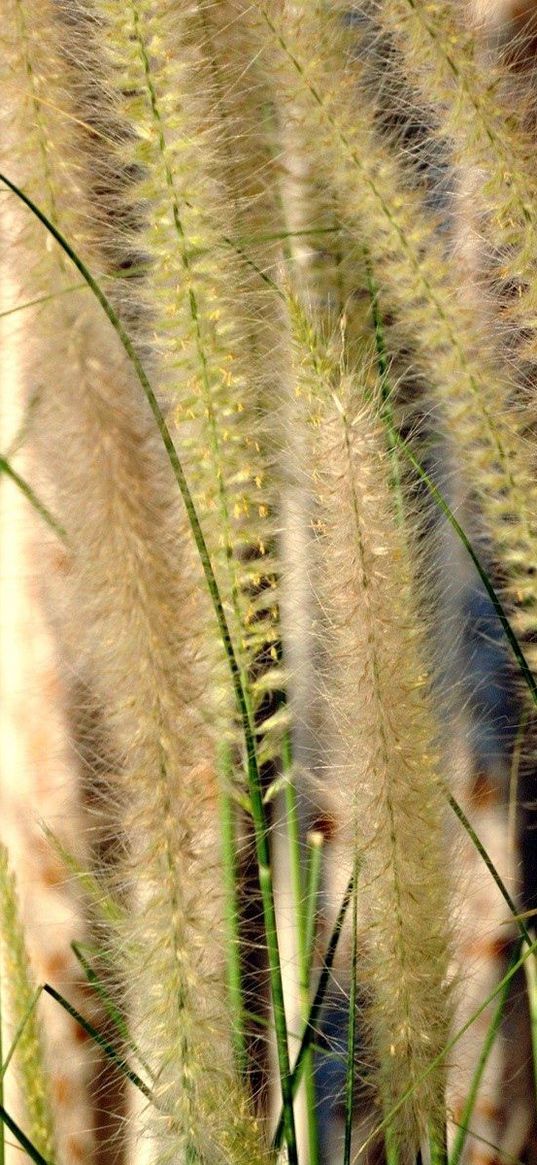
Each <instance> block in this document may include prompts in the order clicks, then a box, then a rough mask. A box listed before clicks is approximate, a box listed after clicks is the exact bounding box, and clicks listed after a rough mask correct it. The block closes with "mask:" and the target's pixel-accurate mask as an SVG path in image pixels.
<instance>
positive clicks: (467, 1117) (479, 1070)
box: [449, 943, 534, 1165]
mask: <svg viewBox="0 0 537 1165" xmlns="http://www.w3.org/2000/svg"><path fill="white" fill-rule="evenodd" d="M519 955H520V943H517V945H516V948H515V951H514V954H513V956H512V959H511V963H512V964H513V965H514V963H516V961H517V960H518V958H519ZM533 965H534V960H533V959H528V961H527V962H526V963H525V964H524V967H525V968H526V973H528V972H529V970H530V968H533ZM511 983H512V980H511V979H508V980H507V982H505V983H504V986H503V989H502V991H501V992H500V997H499V999H498V1003H497V1005H496V1007H495V1009H494V1014H493V1016H492V1019H491V1021H490V1024H489V1027H488V1031H487V1034H486V1036H485V1039H484V1041H483V1046H482V1048H481V1052H480V1054H479V1059H478V1061H477V1064H476V1066H475V1069H474V1073H473V1076H472V1079H471V1081H470V1087H469V1089H468V1093H467V1096H466V1100H465V1103H464V1108H463V1111H462V1114H461V1119H460V1121H459V1124H458V1128H457V1135H456V1137H455V1140H454V1142H453V1145H452V1148H451V1153H450V1156H449V1165H459V1161H460V1159H461V1156H462V1154H463V1151H464V1146H465V1143H466V1136H467V1134H468V1131H469V1124H470V1121H471V1119H472V1113H473V1111H474V1106H475V1102H476V1100H477V1094H478V1092H479V1086H480V1084H481V1080H482V1078H483V1073H484V1071H485V1068H486V1066H487V1060H488V1058H489V1056H490V1053H491V1051H492V1048H493V1045H494V1041H495V1039H496V1037H497V1035H498V1032H499V1030H500V1027H501V1024H502V1020H503V1015H504V1011H505V1007H506V1004H507V1000H508V997H509V992H510V990H511Z"/></svg>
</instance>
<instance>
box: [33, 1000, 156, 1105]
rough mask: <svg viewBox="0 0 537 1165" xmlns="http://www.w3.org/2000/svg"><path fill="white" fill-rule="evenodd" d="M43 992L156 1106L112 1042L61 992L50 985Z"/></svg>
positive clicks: (138, 1077)
mask: <svg viewBox="0 0 537 1165" xmlns="http://www.w3.org/2000/svg"><path fill="white" fill-rule="evenodd" d="M43 991H46V993H47V995H50V996H51V997H52V999H55V1000H56V1003H59V1005H60V1007H63V1010H64V1011H66V1012H67V1013H68V1015H70V1016H72V1018H73V1019H76V1022H77V1023H79V1024H80V1027H81V1028H83V1030H84V1031H85V1032H86V1033H87V1034H88V1036H90V1038H91V1039H92V1040H93V1042H94V1043H95V1044H98V1045H99V1047H100V1048H101V1049H102V1051H103V1052H104V1054H105V1056H107V1057H108V1059H109V1060H111V1061H112V1063H114V1064H115V1065H116V1068H118V1069H119V1071H120V1072H121V1073H122V1075H123V1076H125V1077H126V1078H127V1080H130V1082H131V1084H134V1087H135V1088H138V1089H139V1091H140V1092H143V1094H144V1096H145V1097H146V1098H147V1100H150V1101H151V1103H152V1104H154V1103H155V1098H154V1096H153V1093H152V1092H151V1089H150V1088H148V1086H147V1084H145V1083H144V1081H143V1080H142V1079H141V1078H140V1076H138V1074H137V1073H136V1072H134V1071H133V1070H132V1068H130V1067H129V1065H128V1064H127V1061H126V1060H124V1059H123V1056H121V1055H120V1054H119V1052H117V1051H116V1049H115V1048H114V1046H113V1044H111V1043H110V1041H109V1040H107V1039H106V1038H105V1036H103V1035H101V1033H100V1032H99V1031H97V1028H95V1027H94V1026H93V1024H91V1023H90V1022H89V1020H87V1019H84V1016H83V1015H81V1014H80V1012H79V1011H77V1009H76V1007H73V1004H72V1003H69V1001H68V1000H67V999H64V997H63V995H60V993H59V991H56V990H55V989H54V987H51V986H50V984H49V983H45V984H44V986H43Z"/></svg>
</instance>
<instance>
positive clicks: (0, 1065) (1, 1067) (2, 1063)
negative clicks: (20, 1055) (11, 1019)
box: [0, 987, 43, 1160]
mask: <svg viewBox="0 0 537 1165" xmlns="http://www.w3.org/2000/svg"><path fill="white" fill-rule="evenodd" d="M42 990H43V988H42V987H38V988H37V991H36V992H35V995H34V997H33V999H32V1000H31V1001H30V1005H29V1007H27V1009H26V1011H25V1013H24V1015H23V1017H22V1019H21V1021H20V1023H19V1024H17V1030H16V1032H15V1035H14V1036H13V1039H12V1041H11V1046H10V1049H9V1051H8V1054H7V1056H6V1058H5V1060H2V1046H1V1044H0V1103H2V1098H3V1084H4V1076H5V1074H6V1072H7V1070H8V1068H9V1064H10V1061H11V1058H12V1056H13V1053H14V1052H15V1050H16V1047H17V1044H18V1042H19V1040H20V1037H21V1035H22V1033H23V1031H24V1028H25V1027H26V1024H27V1023H28V1020H29V1018H30V1016H31V1015H32V1013H33V1011H34V1008H35V1006H36V1004H37V1002H38V999H39V996H40V995H41V992H42ZM0 1160H1V1158H0Z"/></svg>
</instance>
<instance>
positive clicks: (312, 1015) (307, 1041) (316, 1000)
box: [272, 875, 354, 1150]
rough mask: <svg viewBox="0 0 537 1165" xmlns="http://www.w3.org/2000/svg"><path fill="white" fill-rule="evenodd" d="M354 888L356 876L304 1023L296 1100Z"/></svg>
mask: <svg viewBox="0 0 537 1165" xmlns="http://www.w3.org/2000/svg"><path fill="white" fill-rule="evenodd" d="M353 887H354V875H351V877H350V879H349V881H348V883H347V886H346V889H345V893H344V895H343V898H342V900H341V906H340V908H339V910H338V913H337V917H336V921H335V923H334V926H333V928H332V933H331V935H330V939H329V941H328V946H327V948H326V952H325V956H324V960H323V968H322V971H321V974H320V976H319V982H318V984H317V988H316V991H315V995H314V997H313V1002H312V1004H311V1007H310V1011H309V1015H308V1021H307V1023H306V1024H305V1026H304V1030H303V1032H302V1041H301V1044H300V1048H299V1052H298V1055H297V1058H296V1060H295V1062H294V1065H293V1072H292V1077H291V1089H292V1095H293V1097H295V1096H296V1093H297V1090H298V1088H299V1087H300V1081H301V1080H302V1074H303V1072H304V1064H305V1060H306V1056H307V1053H308V1050H309V1048H310V1047H311V1046H312V1044H313V1042H314V1039H315V1030H316V1027H317V1024H318V1022H319V1019H320V1016H321V1011H322V1008H323V1003H324V997H325V995H326V989H327V987H328V983H329V980H330V975H331V973H332V967H333V965H334V959H335V956H336V950H337V946H338V943H339V939H340V935H341V931H342V930H343V926H344V923H345V918H346V916H347V910H348V908H349V903H350V901H351V899H352V892H353ZM284 1117H285V1113H284V1112H283V1111H282V1112H281V1113H280V1116H279V1119H278V1124H277V1125H276V1131H275V1133H274V1136H273V1138H272V1147H273V1149H275V1150H279V1149H281V1146H282V1140H283V1134H284V1130H285V1124H284Z"/></svg>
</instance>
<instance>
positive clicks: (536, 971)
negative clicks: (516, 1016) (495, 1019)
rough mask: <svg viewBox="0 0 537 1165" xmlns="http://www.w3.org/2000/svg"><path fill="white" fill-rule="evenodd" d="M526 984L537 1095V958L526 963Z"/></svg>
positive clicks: (536, 1093)
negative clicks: (536, 961) (536, 960)
mask: <svg viewBox="0 0 537 1165" xmlns="http://www.w3.org/2000/svg"><path fill="white" fill-rule="evenodd" d="M524 971H525V973H526V985H527V989H528V1007H529V1013H530V1032H531V1050H532V1054H533V1056H532V1058H533V1082H534V1088H535V1096H537V967H536V965H535V959H528V960H527V961H526V962H525V963H524Z"/></svg>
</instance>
